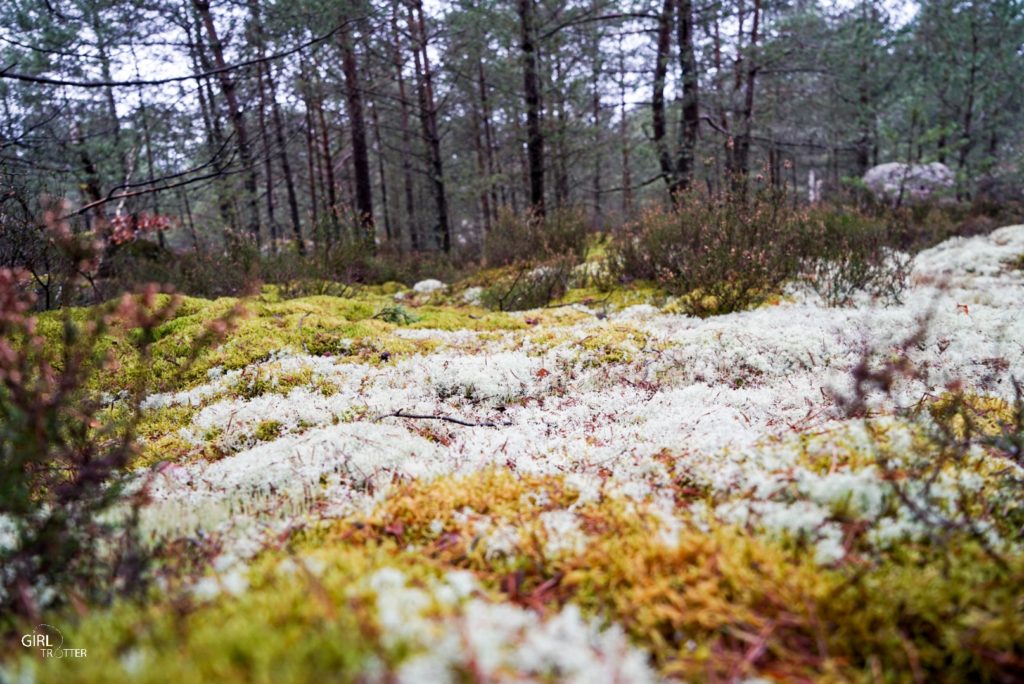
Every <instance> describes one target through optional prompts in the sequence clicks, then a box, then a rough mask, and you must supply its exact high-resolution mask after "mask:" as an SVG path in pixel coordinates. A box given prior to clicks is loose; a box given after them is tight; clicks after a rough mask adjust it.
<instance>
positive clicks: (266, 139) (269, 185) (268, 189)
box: [257, 64, 278, 253]
mask: <svg viewBox="0 0 1024 684" xmlns="http://www.w3.org/2000/svg"><path fill="white" fill-rule="evenodd" d="M266 66H267V65H266V64H260V65H258V67H257V79H258V81H259V83H258V84H257V85H258V87H259V119H258V121H259V127H260V139H261V140H262V142H263V176H264V178H263V182H264V187H265V191H264V194H265V195H266V201H267V225H268V227H269V228H270V248H271V249H272V250H273V251H274V252H275V253H276V252H277V242H278V234H277V217H276V215H275V208H274V170H273V162H272V160H271V157H270V134H269V132H268V131H267V93H266V89H265V82H264V75H263V72H264V67H266Z"/></svg>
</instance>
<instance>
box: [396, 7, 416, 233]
mask: <svg viewBox="0 0 1024 684" xmlns="http://www.w3.org/2000/svg"><path fill="white" fill-rule="evenodd" d="M391 31H392V40H391V46H392V54H391V57H392V60H393V62H394V67H395V81H396V82H397V84H398V106H399V109H398V112H399V123H400V125H401V128H402V149H403V151H404V153H403V154H402V185H403V190H404V194H405V227H406V232H407V233H408V234H409V247H410V248H411V249H412V251H413V252H417V251H419V249H420V229H419V225H418V224H417V220H416V199H415V193H414V192H413V178H412V134H411V132H410V126H409V99H408V95H407V93H406V90H405V75H404V74H403V72H402V67H403V60H402V49H401V45H402V41H401V32H400V31H399V27H398V3H397V1H396V3H395V5H394V6H393V7H392V13H391Z"/></svg>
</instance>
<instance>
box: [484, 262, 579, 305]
mask: <svg viewBox="0 0 1024 684" xmlns="http://www.w3.org/2000/svg"><path fill="white" fill-rule="evenodd" d="M575 263H576V262H575V259H574V258H573V257H571V256H562V257H555V258H553V259H548V260H547V261H542V262H523V263H521V264H519V265H517V266H515V267H514V268H513V269H511V271H510V272H509V273H508V275H506V276H504V277H502V278H500V279H499V280H498V281H497V282H495V283H494V284H493V285H491V286H490V287H487V288H484V290H483V292H482V293H481V295H480V303H481V304H482V305H483V306H485V307H486V308H488V309H495V310H497V311H524V310H526V309H536V308H540V307H543V306H547V305H548V304H550V303H551V302H552V301H554V300H555V299H558V298H559V297H561V296H562V295H564V294H565V292H566V290H567V289H568V287H569V281H570V278H571V277H572V272H573V266H574V265H575Z"/></svg>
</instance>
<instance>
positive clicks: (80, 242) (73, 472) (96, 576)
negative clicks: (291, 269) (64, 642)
mask: <svg viewBox="0 0 1024 684" xmlns="http://www.w3.org/2000/svg"><path fill="white" fill-rule="evenodd" d="M47 219H48V222H49V225H48V227H47V230H48V232H49V234H50V236H51V237H50V239H51V241H52V244H53V245H54V246H55V247H56V248H59V249H60V252H61V253H62V254H63V255H64V259H65V260H66V261H67V262H68V263H71V264H74V265H75V269H74V270H73V271H70V272H69V273H67V274H65V275H64V276H63V277H64V281H65V282H66V284H67V287H69V288H75V287H78V286H79V284H78V282H77V280H78V278H80V277H82V276H80V275H76V274H81V273H83V272H89V270H90V269H89V268H88V267H89V266H91V265H93V264H95V263H96V257H95V255H94V253H93V252H92V249H93V247H94V245H93V244H91V243H89V242H87V241H85V240H84V239H82V238H80V236H76V235H73V234H72V233H71V232H70V230H69V229H68V226H67V225H66V224H63V223H60V222H59V220H58V219H56V218H55V215H53V214H51V215H49V216H48V217H47ZM180 302H181V300H180V299H179V298H177V297H174V296H169V295H167V294H161V293H160V291H159V288H158V287H156V286H149V287H147V288H146V289H145V290H144V291H143V292H142V293H141V294H138V295H130V294H125V295H123V296H122V297H121V298H120V299H119V300H116V301H114V302H111V303H108V304H105V305H102V306H98V307H95V308H93V309H88V310H74V309H70V308H65V309H64V310H63V311H62V312H60V314H59V315H54V316H52V317H48V318H47V319H46V320H45V321H42V320H40V319H39V318H38V317H37V316H36V315H34V314H33V313H32V311H33V308H34V307H35V305H36V302H35V295H34V293H33V292H32V288H31V276H29V275H28V274H27V273H26V272H24V271H18V270H14V269H6V268H5V269H0V615H3V616H4V617H3V619H2V620H0V630H3V629H7V628H10V627H11V626H12V623H9V622H7V621H8V620H14V619H18V618H28V619H36V618H38V616H39V614H40V611H42V610H44V609H47V608H49V607H51V606H59V605H62V604H66V603H69V602H72V603H81V602H104V601H106V600H108V599H109V598H110V597H111V596H112V595H113V594H115V593H118V592H125V591H132V590H136V589H139V588H141V586H142V585H143V580H144V578H145V572H144V571H145V568H146V560H147V554H146V552H145V551H144V550H143V547H142V545H141V544H140V542H139V539H138V538H137V534H136V525H135V518H136V513H137V510H138V507H139V506H140V505H142V504H143V503H144V500H145V482H143V481H140V480H137V479H133V478H132V477H131V475H130V472H129V468H130V466H131V464H132V461H133V458H134V457H135V456H136V454H137V451H138V448H139V446H138V442H137V440H136V435H137V427H138V426H139V423H140V419H141V413H142V411H141V403H142V399H143V397H144V394H145V391H146V383H147V379H148V374H149V368H150V361H151V358H152V354H151V351H152V349H153V347H154V345H155V344H156V343H157V341H158V339H159V337H160V330H161V326H163V325H164V324H165V323H167V322H168V321H170V320H171V319H172V318H173V317H174V316H175V313H176V311H177V309H178V306H179V304H180ZM226 328H227V321H226V320H218V321H216V324H215V325H212V326H211V327H210V328H209V329H208V331H207V333H206V334H203V335H199V336H198V337H197V339H196V340H194V341H193V343H192V344H193V349H201V348H202V347H204V346H206V345H208V344H209V342H210V340H211V339H212V338H213V337H214V336H216V335H219V334H221V333H223V332H224V331H225V330H226ZM115 340H116V341H115ZM124 363H130V364H131V366H132V369H134V370H133V372H128V373H118V370H119V368H120V366H121V365H122V364H124ZM186 371H187V369H186V368H182V369H181V372H183V373H184V372H186ZM114 374H118V375H119V376H121V377H123V378H125V384H124V385H123V386H121V387H120V392H118V394H117V395H114V396H110V395H106V394H103V393H101V392H99V391H98V387H101V386H103V382H102V379H103V378H105V377H110V376H112V375H114Z"/></svg>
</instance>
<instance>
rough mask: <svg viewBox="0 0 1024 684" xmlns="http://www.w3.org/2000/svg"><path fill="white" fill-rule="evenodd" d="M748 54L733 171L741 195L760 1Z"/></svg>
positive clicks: (746, 169)
mask: <svg viewBox="0 0 1024 684" xmlns="http://www.w3.org/2000/svg"><path fill="white" fill-rule="evenodd" d="M751 21H752V25H751V28H750V45H749V48H748V51H749V54H748V56H747V58H746V59H745V60H744V61H746V62H747V64H746V67H747V68H746V81H745V89H744V93H743V109H742V110H741V120H742V129H741V130H742V133H741V134H740V135H739V136H738V137H737V139H736V149H735V156H736V167H735V169H734V173H735V174H736V175H735V178H734V181H735V183H736V188H737V190H739V191H740V192H741V193H742V192H744V191H745V190H746V187H747V178H748V176H749V175H750V144H751V135H752V133H753V124H754V122H753V118H754V89H755V85H756V82H757V73H758V70H759V64H758V58H757V54H756V52H757V46H758V40H759V39H760V35H759V33H758V32H759V30H760V25H761V0H754V13H753V17H752V19H751Z"/></svg>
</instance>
